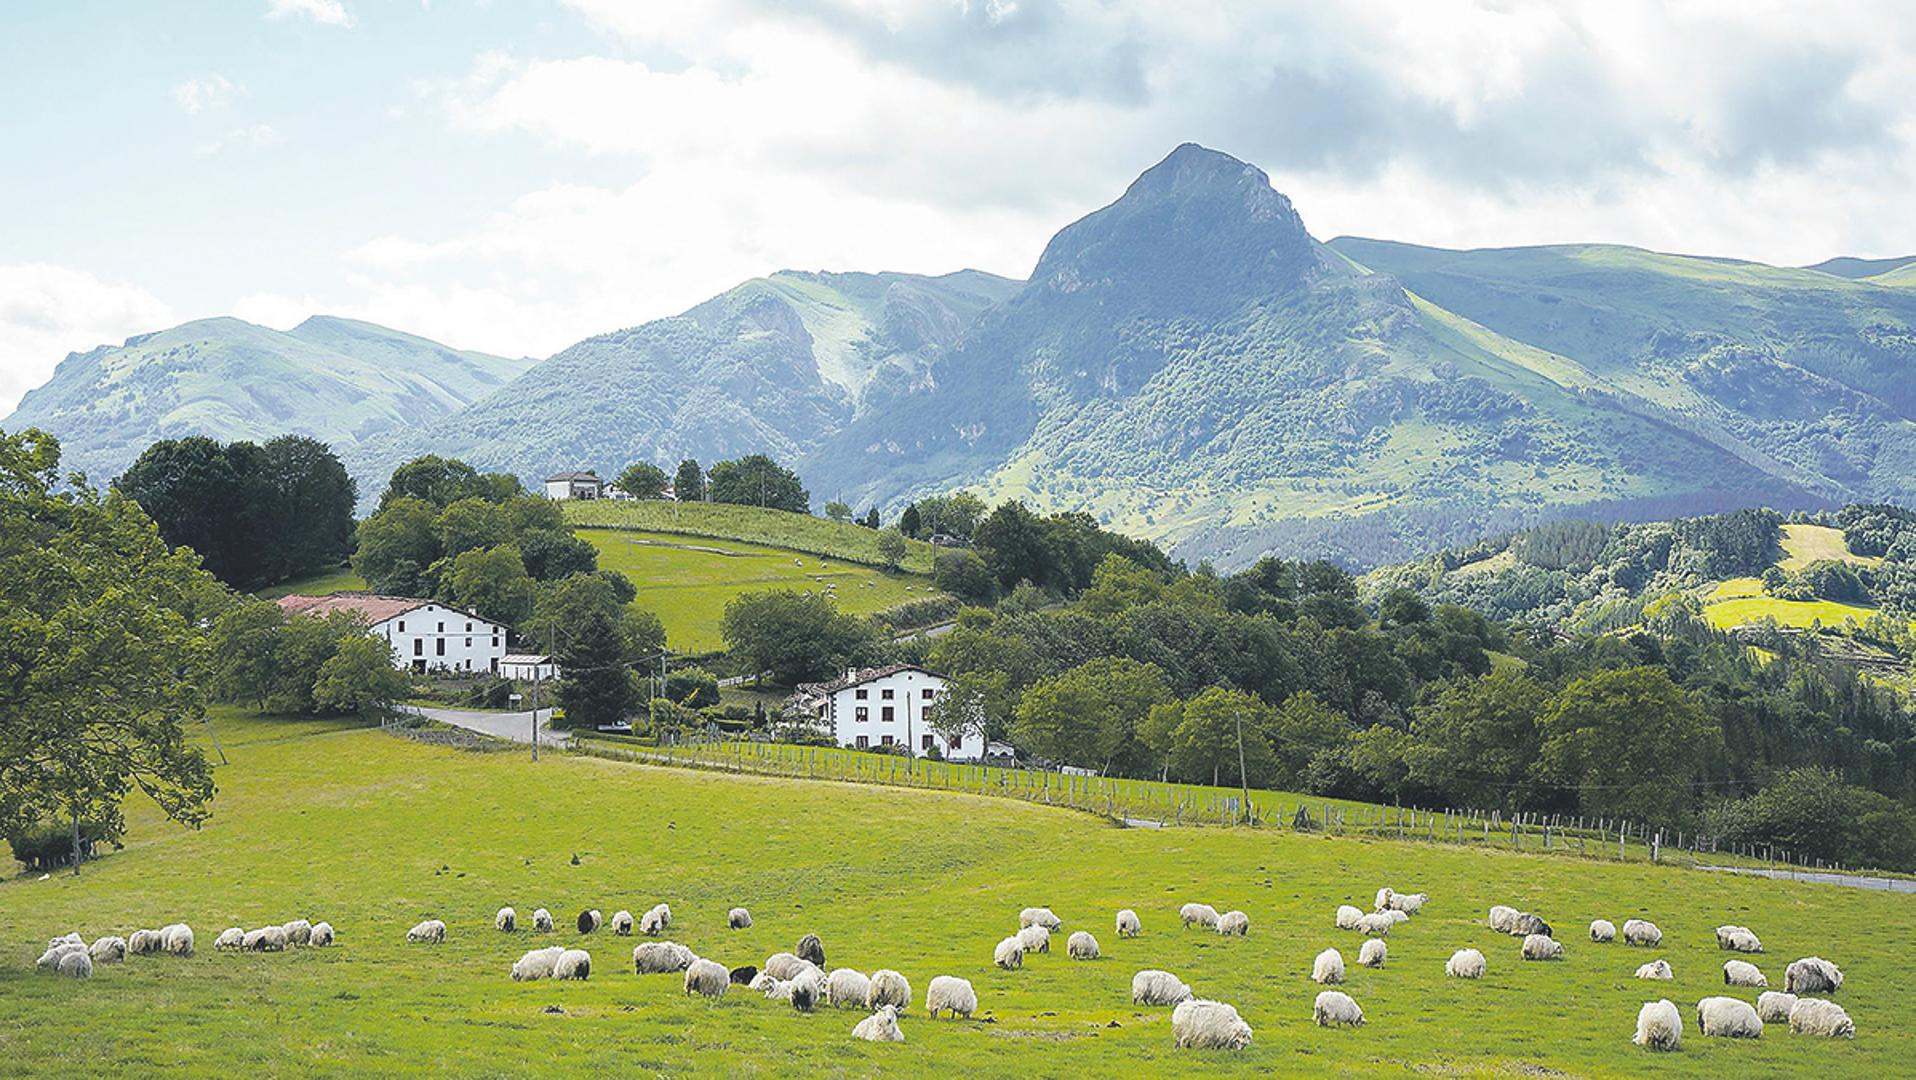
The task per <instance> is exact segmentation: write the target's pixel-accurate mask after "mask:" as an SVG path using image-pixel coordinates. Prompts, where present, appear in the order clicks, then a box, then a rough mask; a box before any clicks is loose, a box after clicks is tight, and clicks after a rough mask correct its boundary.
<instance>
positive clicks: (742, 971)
mask: <svg viewBox="0 0 1916 1080" xmlns="http://www.w3.org/2000/svg"><path fill="white" fill-rule="evenodd" d="M756 981H758V969H757V968H755V967H753V966H752V965H750V964H746V965H745V966H744V967H735V968H733V969H732V985H733V986H750V985H752V984H753V983H754V982H756Z"/></svg>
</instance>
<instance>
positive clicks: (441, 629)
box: [439, 623, 446, 634]
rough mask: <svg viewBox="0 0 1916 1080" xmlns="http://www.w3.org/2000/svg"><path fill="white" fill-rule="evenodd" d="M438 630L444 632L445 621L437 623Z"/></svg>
mask: <svg viewBox="0 0 1916 1080" xmlns="http://www.w3.org/2000/svg"><path fill="white" fill-rule="evenodd" d="M439 632H440V633H442V634H443V633H445V632H446V624H445V623H440V624H439Z"/></svg>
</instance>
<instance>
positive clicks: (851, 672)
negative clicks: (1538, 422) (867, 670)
mask: <svg viewBox="0 0 1916 1080" xmlns="http://www.w3.org/2000/svg"><path fill="white" fill-rule="evenodd" d="M856 678H858V669H857V668H855V667H848V668H846V669H845V681H846V682H851V681H852V680H853V679H856Z"/></svg>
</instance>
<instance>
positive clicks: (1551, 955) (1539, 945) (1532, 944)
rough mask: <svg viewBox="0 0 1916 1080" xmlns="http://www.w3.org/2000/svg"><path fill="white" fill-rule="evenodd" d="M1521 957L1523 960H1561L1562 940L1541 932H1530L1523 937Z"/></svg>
mask: <svg viewBox="0 0 1916 1080" xmlns="http://www.w3.org/2000/svg"><path fill="white" fill-rule="evenodd" d="M1523 958H1524V959H1525V960H1561V959H1563V942H1561V941H1558V940H1556V939H1555V938H1547V937H1545V936H1543V935H1542V934H1532V935H1530V936H1529V937H1527V938H1524V939H1523Z"/></svg>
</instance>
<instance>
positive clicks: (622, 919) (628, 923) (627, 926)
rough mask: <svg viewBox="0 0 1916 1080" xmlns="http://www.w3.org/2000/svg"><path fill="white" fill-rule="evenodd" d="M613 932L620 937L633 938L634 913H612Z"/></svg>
mask: <svg viewBox="0 0 1916 1080" xmlns="http://www.w3.org/2000/svg"><path fill="white" fill-rule="evenodd" d="M612 932H613V933H615V934H617V935H619V936H620V937H631V936H632V913H631V912H629V911H615V912H613V913H612Z"/></svg>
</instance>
